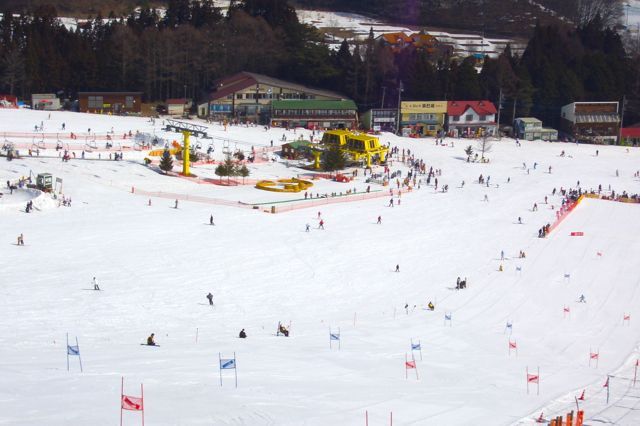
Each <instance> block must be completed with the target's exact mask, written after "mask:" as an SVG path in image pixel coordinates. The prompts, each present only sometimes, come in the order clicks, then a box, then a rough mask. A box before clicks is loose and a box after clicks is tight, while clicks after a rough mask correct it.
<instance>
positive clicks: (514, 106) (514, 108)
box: [511, 98, 518, 126]
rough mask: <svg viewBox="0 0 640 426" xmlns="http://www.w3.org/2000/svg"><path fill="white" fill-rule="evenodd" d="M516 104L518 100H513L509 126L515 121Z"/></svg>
mask: <svg viewBox="0 0 640 426" xmlns="http://www.w3.org/2000/svg"><path fill="white" fill-rule="evenodd" d="M517 104H518V98H513V115H512V117H511V125H512V126H513V123H515V121H516V105H517Z"/></svg>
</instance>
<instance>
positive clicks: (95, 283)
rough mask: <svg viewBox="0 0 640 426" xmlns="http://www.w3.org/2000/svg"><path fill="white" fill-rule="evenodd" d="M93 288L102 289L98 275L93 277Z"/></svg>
mask: <svg viewBox="0 0 640 426" xmlns="http://www.w3.org/2000/svg"><path fill="white" fill-rule="evenodd" d="M93 289H94V290H100V286H99V285H98V282H97V281H96V277H93Z"/></svg>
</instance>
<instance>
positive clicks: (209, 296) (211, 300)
mask: <svg viewBox="0 0 640 426" xmlns="http://www.w3.org/2000/svg"><path fill="white" fill-rule="evenodd" d="M207 299H208V300H209V305H210V306H213V294H211V292H209V294H207Z"/></svg>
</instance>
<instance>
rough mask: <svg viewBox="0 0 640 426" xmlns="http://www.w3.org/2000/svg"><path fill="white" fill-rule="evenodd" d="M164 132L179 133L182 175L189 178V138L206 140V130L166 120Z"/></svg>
mask: <svg viewBox="0 0 640 426" xmlns="http://www.w3.org/2000/svg"><path fill="white" fill-rule="evenodd" d="M165 131H168V132H180V133H182V137H183V144H182V175H183V176H191V171H190V168H189V167H190V161H189V152H190V147H189V137H190V136H191V135H192V134H194V135H196V136H198V135H200V136H201V137H203V138H207V128H206V127H205V126H199V125H197V124H192V123H185V122H183V121H177V120H167V125H166V126H165Z"/></svg>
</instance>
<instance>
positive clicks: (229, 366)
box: [220, 359, 236, 370]
mask: <svg viewBox="0 0 640 426" xmlns="http://www.w3.org/2000/svg"><path fill="white" fill-rule="evenodd" d="M234 368H236V360H235V359H221V360H220V369H221V370H233V369H234Z"/></svg>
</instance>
